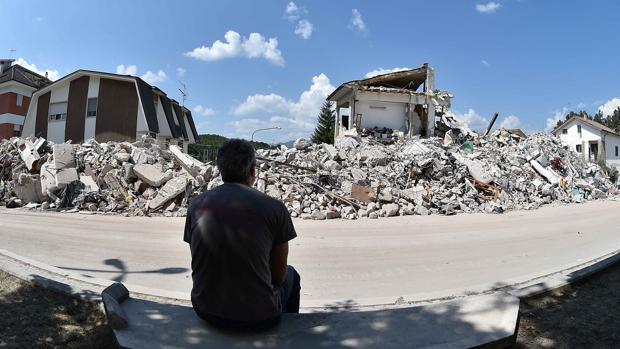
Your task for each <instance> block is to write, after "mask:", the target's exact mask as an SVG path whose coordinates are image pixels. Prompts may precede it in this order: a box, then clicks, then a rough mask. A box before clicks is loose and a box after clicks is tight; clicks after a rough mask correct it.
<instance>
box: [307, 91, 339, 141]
mask: <svg viewBox="0 0 620 349" xmlns="http://www.w3.org/2000/svg"><path fill="white" fill-rule="evenodd" d="M335 123H336V113H335V112H334V110H333V109H332V104H331V102H329V101H325V103H323V106H322V107H321V111H320V112H319V117H318V121H317V124H316V128H315V129H314V134H313V135H312V142H314V143H328V144H333V143H334V129H335Z"/></svg>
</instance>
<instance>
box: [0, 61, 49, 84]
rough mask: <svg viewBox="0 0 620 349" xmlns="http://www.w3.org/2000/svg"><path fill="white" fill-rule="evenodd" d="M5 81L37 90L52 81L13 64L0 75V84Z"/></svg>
mask: <svg viewBox="0 0 620 349" xmlns="http://www.w3.org/2000/svg"><path fill="white" fill-rule="evenodd" d="M7 81H17V82H20V83H22V84H24V85H27V86H30V87H33V88H36V89H39V88H41V87H43V86H45V85H48V84H50V83H51V82H52V81H51V80H50V79H48V78H46V77H45V76H41V75H39V74H37V73H35V72H33V71H31V70H28V69H26V68H24V67H22V66H21V65H19V64H13V65H12V66H11V67H9V68H8V69H7V70H5V71H4V72H2V74H0V83H3V82H7Z"/></svg>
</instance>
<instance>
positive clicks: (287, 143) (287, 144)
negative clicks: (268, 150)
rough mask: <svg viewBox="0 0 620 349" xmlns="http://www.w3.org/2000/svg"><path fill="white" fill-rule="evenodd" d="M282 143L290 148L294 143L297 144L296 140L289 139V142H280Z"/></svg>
mask: <svg viewBox="0 0 620 349" xmlns="http://www.w3.org/2000/svg"><path fill="white" fill-rule="evenodd" d="M280 144H284V145H285V146H286V147H287V148H289V149H290V148H292V147H293V144H295V141H288V142H285V143H280Z"/></svg>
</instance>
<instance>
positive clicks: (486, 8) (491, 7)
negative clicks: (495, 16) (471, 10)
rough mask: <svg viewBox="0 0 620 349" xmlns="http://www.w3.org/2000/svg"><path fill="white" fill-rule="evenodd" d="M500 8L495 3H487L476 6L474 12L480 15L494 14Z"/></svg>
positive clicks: (499, 5)
mask: <svg viewBox="0 0 620 349" xmlns="http://www.w3.org/2000/svg"><path fill="white" fill-rule="evenodd" d="M500 7H502V5H501V4H498V3H497V2H495V1H489V2H487V3H486V4H477V5H476V11H478V12H480V13H495V12H497V10H498V9H499V8H500Z"/></svg>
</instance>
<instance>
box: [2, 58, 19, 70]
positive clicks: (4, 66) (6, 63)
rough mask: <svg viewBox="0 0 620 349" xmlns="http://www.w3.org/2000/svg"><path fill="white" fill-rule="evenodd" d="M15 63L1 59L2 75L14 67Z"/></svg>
mask: <svg viewBox="0 0 620 349" xmlns="http://www.w3.org/2000/svg"><path fill="white" fill-rule="evenodd" d="M13 62H15V60H14V59H9V58H7V59H0V73H4V72H5V71H6V70H7V69H9V68H10V67H11V66H12V65H13Z"/></svg>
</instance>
